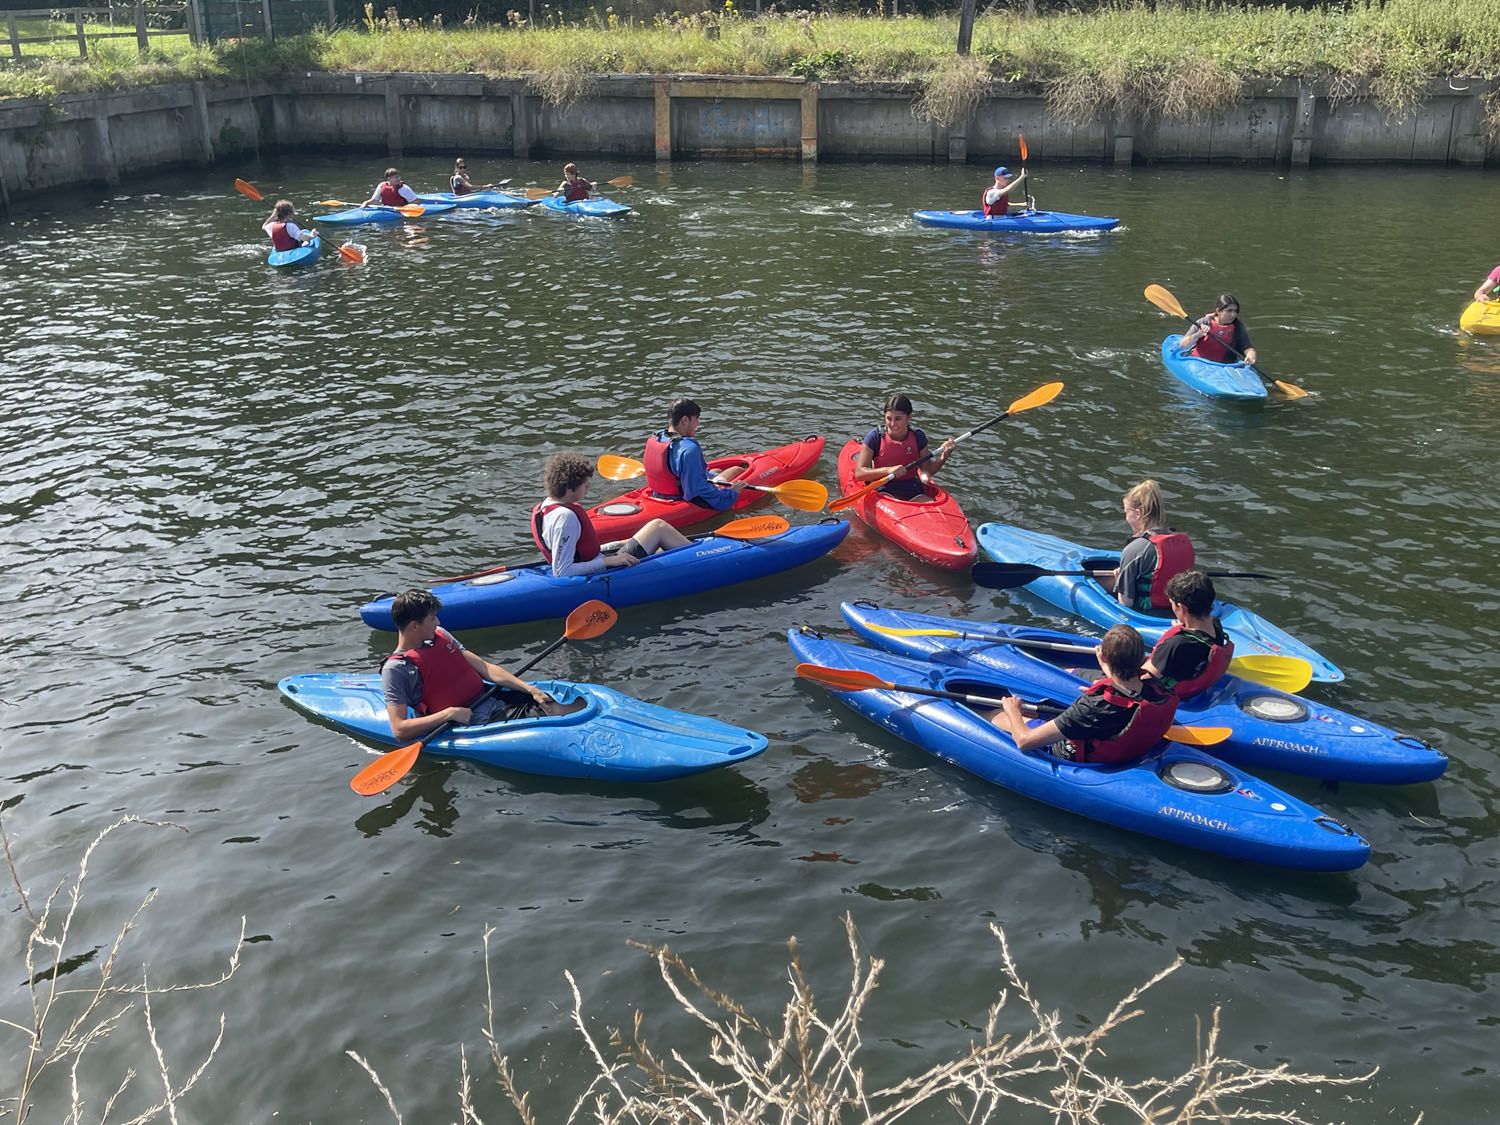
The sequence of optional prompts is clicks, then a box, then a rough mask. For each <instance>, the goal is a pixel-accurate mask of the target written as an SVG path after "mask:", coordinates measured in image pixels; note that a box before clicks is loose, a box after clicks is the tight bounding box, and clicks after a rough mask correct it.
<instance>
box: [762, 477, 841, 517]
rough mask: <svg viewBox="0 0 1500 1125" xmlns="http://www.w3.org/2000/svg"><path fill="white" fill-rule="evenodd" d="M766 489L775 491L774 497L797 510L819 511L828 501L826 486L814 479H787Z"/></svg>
mask: <svg viewBox="0 0 1500 1125" xmlns="http://www.w3.org/2000/svg"><path fill="white" fill-rule="evenodd" d="M766 491H768V492H772V493H775V495H776V499H778V500H780V501H781V502H782V503H783V504H785V505H786V506H787V507H788V508H796V509H797V510H798V511H799V512H821V511H822V510H823V508H824V506H825V505H826V504H827V503H828V486H827V485H826V484H819V483H818V482H817V481H815V480H789V481H787V482H785V483H784V484H777V485H772V486H771V487H770V488H769V489H767V490H766Z"/></svg>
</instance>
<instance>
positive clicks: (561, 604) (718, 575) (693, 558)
mask: <svg viewBox="0 0 1500 1125" xmlns="http://www.w3.org/2000/svg"><path fill="white" fill-rule="evenodd" d="M848 534H849V524H847V523H845V522H844V521H843V520H827V521H824V522H822V523H815V524H808V525H806V526H804V527H793V528H791V529H790V530H788V531H784V532H782V533H781V534H780V535H774V536H770V537H768V538H765V539H727V538H719V537H715V536H714V535H713V533H712V532H710V533H709V534H708V535H706V536H703V537H702V538H694V539H693V541H692V542H690V543H688V544H687V545H686V546H684V547H674V548H672V549H671V550H670V551H661V552H659V553H657V554H654V555H651V556H649V557H647V558H645V559H642V560H641V561H640V562H639V563H637V564H636V565H635V566H629V567H620V568H618V569H615V570H606V571H601V572H600V573H598V574H591V575H588V576H587V577H578V578H554V577H552V574H551V570H550V568H549V567H548V566H547V565H545V564H536V565H530V566H520V567H516V568H515V569H513V570H505V571H502V572H501V573H498V574H487V575H483V576H481V577H478V578H473V579H470V580H469V581H467V582H453V583H447V584H438V585H435V586H433V587H432V592H433V593H434V594H436V595H437V596H438V597H439V598H440V599H441V600H442V603H443V608H442V610H441V612H440V614H439V616H440V618H441V619H442V622H443V627H444V628H446V629H450V630H460V629H487V628H489V627H490V626H492V625H514V624H516V623H518V622H522V621H540V620H543V619H545V618H549V617H566V616H567V615H568V614H570V613H572V612H573V610H575V609H577V608H578V607H579V606H581V605H582V604H583V603H584V602H586V601H592V600H593V599H595V598H597V599H599V600H600V601H602V602H607V603H608V604H610V605H612V606H614V607H615V608H617V609H619V608H621V607H624V606H629V605H640V604H641V603H643V602H655V601H661V600H663V599H665V598H679V597H685V596H686V595H688V594H699V593H702V592H703V591H704V590H713V589H716V588H718V587H720V586H729V585H732V584H734V583H736V582H748V581H750V580H751V579H752V578H764V577H765V576H766V575H768V574H777V573H780V572H781V571H783V570H790V569H791V568H792V567H794V566H801V565H802V564H803V563H805V562H811V561H812V560H813V559H815V558H818V557H819V556H820V555H826V554H827V553H828V552H829V551H831V550H833V549H834V548H835V547H837V546H838V545H839V544H840V543H842V542H843V540H844V536H846V535H848ZM359 615H360V617H361V618H363V619H364V622H365V624H366V625H369V626H370V627H371V628H372V629H385V630H389V631H392V632H394V631H395V624H394V623H393V622H392V621H391V598H389V597H385V598H380V599H378V600H376V601H372V602H367V603H366V604H364V605H362V606H360V609H359Z"/></svg>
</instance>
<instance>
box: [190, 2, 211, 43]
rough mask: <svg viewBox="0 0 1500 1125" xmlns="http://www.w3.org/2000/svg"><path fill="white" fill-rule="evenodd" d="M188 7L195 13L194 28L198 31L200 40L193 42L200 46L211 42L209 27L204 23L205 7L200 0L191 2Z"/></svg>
mask: <svg viewBox="0 0 1500 1125" xmlns="http://www.w3.org/2000/svg"><path fill="white" fill-rule="evenodd" d="M188 7H189V8H190V9H191V10H192V13H193V26H194V27H195V28H197V31H198V38H197V39H195V40H193V42H195V43H198V44H203V43H207V42H209V40H210V36H211V33H210V31H209V30H208V25H207V24H206V23H204V22H203V5H202V4H200V3H199V2H198V0H189V2H188Z"/></svg>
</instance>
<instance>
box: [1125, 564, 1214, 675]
mask: <svg viewBox="0 0 1500 1125" xmlns="http://www.w3.org/2000/svg"><path fill="white" fill-rule="evenodd" d="M1167 604H1168V605H1169V606H1170V607H1171V609H1172V616H1173V617H1175V618H1176V619H1177V624H1175V625H1173V626H1172V627H1171V628H1170V629H1168V630H1167V631H1166V632H1165V633H1163V634H1162V637H1161V640H1159V641H1157V642H1156V647H1155V648H1153V649H1152V650H1151V655H1150V656H1148V657H1147V658H1146V666H1145V667H1146V673H1147V674H1148V675H1149V676H1150V677H1151V678H1152V679H1153V680H1155V681H1156V682H1157V683H1159V684H1161V686H1162V687H1163V688H1165V689H1166V690H1167V691H1170V692H1173V693H1174V694H1175V695H1176V696H1177V698H1178V699H1186V698H1188V697H1189V696H1191V695H1197V694H1198V693H1199V692H1202V691H1207V690H1208V689H1209V688H1211V687H1213V686H1214V684H1216V683H1218V682H1219V678H1220V677H1221V676H1223V675H1224V673H1225V671H1227V670H1228V668H1229V662H1230V660H1232V659H1234V642H1233V641H1231V640H1230V639H1229V638H1228V637H1227V636H1225V634H1224V629H1223V626H1221V625H1220V624H1219V619H1218V618H1217V617H1215V616H1214V615H1213V608H1214V583H1213V579H1212V578H1210V577H1209V576H1208V575H1207V574H1205V573H1203V571H1201V570H1184V571H1183V572H1182V573H1181V574H1174V575H1173V576H1172V580H1171V581H1170V582H1168V583H1167Z"/></svg>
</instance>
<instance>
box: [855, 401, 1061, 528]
mask: <svg viewBox="0 0 1500 1125" xmlns="http://www.w3.org/2000/svg"><path fill="white" fill-rule="evenodd" d="M1062 389H1063V385H1062V384H1061V383H1044V384H1042V385H1041V386H1040V387H1038V388H1037V389H1036V390H1034V391H1032V392H1031V393H1030V394H1029V395H1025V396H1023V397H1021V398H1018V399H1016V401H1015V402H1013V403H1011V404H1010V405H1009V406H1008V407H1006V408H1005V410H1004V412H1003V413H1000V414H996V415H995V416H994V417H993V418H991V419H990V420H989V421H988V422H982V423H980V424H979V425H977V426H975V427H974V428H973V429H972V430H966V431H964V432H963V433H961V434H959V435H958V436H957V437H956V438H954V439H953V444H954V445H957V444H958V443H959V442H961V441H963V440H964V439H965V438H970V437H973V436H974V435H975V434H977V433H981V432H983V431H984V430H987V429H989V428H990V427H991V426H993V425H994V424H995V423H996V422H1000V421H1003V420H1004V419H1006V418H1009V417H1010V416H1011V415H1012V414H1019V413H1020V412H1021V411H1023V410H1030V409H1031V408H1032V407H1034V406H1045V405H1046V404H1047V403H1049V402H1051V401H1052V400H1053V399H1055V398H1056V397H1057V396H1058V395H1059V394H1060V393H1061V392H1062ZM935 456H937V454H935V453H934V452H933V451H932V450H931V449H929V450H928V451H927V452H926V453H924V454H922V456H920V457H918V458H917V459H916V460H915V461H913V462H912V463H911V464H909V465H902V466H901V467H900V468H897V469H892V470H891V471H890V472H888V473H887V474H886V475H885V476H883V477H881V478H880V479H879V480H872V481H871V482H870V483H869V484H867V485H865V486H864V487H863V488H861V489H858V490H857V491H855V492H851V493H849V495H847V496H841V497H839V498H838V499H837V500H835V501H833V503H831V504H829V505H828V510H829V511H830V512H837V511H841V510H843V509H844V508H847V507H849V505H851V504H854V503H856V502H857V501H859V500H861V499H862V498H864V497H865V496H868V495H869V494H870V493H872V492H874V491H875V490H876V489H877V488H882V487H884V486H885V485H887V484H889V483H890V482H891V481H893V480H895V479H896V478H897V477H898V476H900V475H901V474H902V473H908V472H910V471H911V470H912V469H915V468H916V467H917V466H918V465H921V464H923V463H924V462H927V461H931V460H932V459H933V458H934V457H935Z"/></svg>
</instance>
